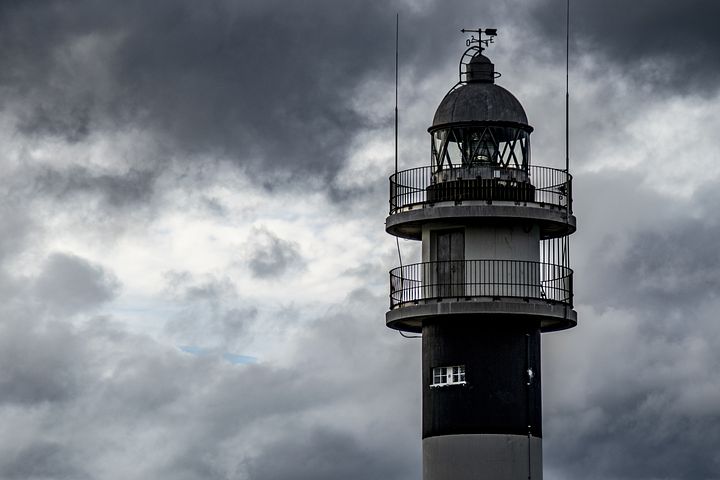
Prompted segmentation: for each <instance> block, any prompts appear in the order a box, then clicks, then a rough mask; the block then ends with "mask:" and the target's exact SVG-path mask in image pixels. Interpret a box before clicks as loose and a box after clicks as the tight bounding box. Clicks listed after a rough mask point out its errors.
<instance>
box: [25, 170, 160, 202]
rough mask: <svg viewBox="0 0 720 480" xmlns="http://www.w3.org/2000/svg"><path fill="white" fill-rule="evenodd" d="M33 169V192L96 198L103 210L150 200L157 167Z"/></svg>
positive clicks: (53, 195) (56, 195)
mask: <svg viewBox="0 0 720 480" xmlns="http://www.w3.org/2000/svg"><path fill="white" fill-rule="evenodd" d="M151 167H153V168H154V167H155V166H154V165H151ZM33 173H34V178H33V183H34V185H33V190H34V192H33V193H35V194H37V195H40V196H49V197H51V198H57V199H60V200H68V199H73V198H77V199H80V200H85V201H87V199H88V198H90V199H94V198H99V199H100V200H101V202H102V204H101V209H102V210H104V211H107V210H119V209H123V208H127V207H133V208H138V207H142V206H143V204H148V203H150V200H151V198H152V195H153V191H154V186H155V182H156V180H157V178H158V176H159V175H160V172H159V170H156V169H145V168H142V167H139V168H134V167H131V168H129V169H128V170H127V171H125V172H122V173H106V172H98V171H94V170H93V169H91V168H88V167H85V166H80V165H75V166H72V167H70V168H68V169H65V170H56V169H50V168H43V169H39V170H37V171H35V172H33Z"/></svg>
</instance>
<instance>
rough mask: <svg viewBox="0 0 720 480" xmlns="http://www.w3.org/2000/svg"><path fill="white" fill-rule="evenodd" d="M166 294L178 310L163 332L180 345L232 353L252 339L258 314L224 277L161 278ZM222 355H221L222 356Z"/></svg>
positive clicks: (179, 274)
mask: <svg viewBox="0 0 720 480" xmlns="http://www.w3.org/2000/svg"><path fill="white" fill-rule="evenodd" d="M165 278H166V281H167V293H168V294H169V295H170V296H171V297H172V298H173V301H174V302H175V303H176V304H178V305H179V306H182V310H181V311H180V312H179V313H177V314H176V315H174V316H173V317H172V318H170V319H168V320H167V322H166V324H165V330H166V331H167V332H168V333H169V334H170V335H172V336H173V338H175V339H176V340H177V342H178V343H179V344H181V345H188V344H189V345H196V346H199V347H203V348H219V349H223V350H228V349H229V350H230V351H231V353H232V350H233V349H234V348H235V346H236V345H238V344H240V345H243V344H245V343H247V342H249V341H250V340H251V339H252V328H251V327H252V326H253V325H254V324H255V323H256V320H257V316H258V311H257V308H255V307H254V306H253V305H248V304H247V301H246V300H244V299H243V298H241V297H240V295H239V294H238V292H237V289H236V287H235V284H234V283H233V282H232V281H231V280H230V279H229V278H227V277H213V276H208V277H204V278H194V277H193V276H192V275H191V274H190V273H188V272H180V271H173V272H167V273H166V274H165ZM222 353H224V352H222Z"/></svg>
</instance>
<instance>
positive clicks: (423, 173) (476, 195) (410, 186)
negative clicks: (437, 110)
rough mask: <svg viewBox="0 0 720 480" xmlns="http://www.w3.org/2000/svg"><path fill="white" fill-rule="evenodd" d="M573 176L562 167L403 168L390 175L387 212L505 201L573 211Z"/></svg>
mask: <svg viewBox="0 0 720 480" xmlns="http://www.w3.org/2000/svg"><path fill="white" fill-rule="evenodd" d="M571 190H572V176H571V175H569V174H568V173H567V172H565V171H564V170H559V169H557V168H549V167H538V166H534V165H533V166H530V167H529V168H528V171H527V172H525V171H524V170H521V169H517V168H504V167H491V166H466V167H457V168H450V169H445V170H441V171H439V172H434V173H433V170H432V167H418V168H411V169H410V170H403V171H401V172H398V173H396V174H393V175H391V176H390V214H391V215H392V214H394V213H397V212H398V211H399V210H401V209H403V208H407V207H411V206H417V205H423V204H428V203H435V202H439V201H463V200H486V201H493V200H497V201H500V200H506V201H514V202H520V203H528V202H531V203H543V204H548V205H555V206H558V207H563V208H569V209H570V210H571V211H572V197H571Z"/></svg>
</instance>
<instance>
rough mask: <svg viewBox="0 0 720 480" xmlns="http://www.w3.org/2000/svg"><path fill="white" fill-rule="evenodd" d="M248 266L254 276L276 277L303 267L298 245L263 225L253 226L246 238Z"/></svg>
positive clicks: (303, 263) (303, 261) (303, 262)
mask: <svg viewBox="0 0 720 480" xmlns="http://www.w3.org/2000/svg"><path fill="white" fill-rule="evenodd" d="M248 243H249V245H248V248H249V253H248V266H249V267H250V272H251V273H252V275H253V276H254V277H256V278H276V277H279V276H281V275H283V274H284V273H286V272H287V271H289V270H292V269H295V270H297V269H303V268H304V267H305V260H304V259H303V257H302V254H301V253H300V250H299V245H298V244H297V243H296V242H293V241H291V240H285V239H282V238H280V237H278V236H277V235H275V234H274V233H273V232H271V231H270V230H268V229H267V228H265V227H258V228H254V229H253V230H252V232H251V234H250V236H249V238H248Z"/></svg>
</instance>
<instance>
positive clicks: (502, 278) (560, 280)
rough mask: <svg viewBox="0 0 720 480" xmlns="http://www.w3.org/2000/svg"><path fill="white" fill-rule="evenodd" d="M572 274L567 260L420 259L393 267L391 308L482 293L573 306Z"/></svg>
mask: <svg viewBox="0 0 720 480" xmlns="http://www.w3.org/2000/svg"><path fill="white" fill-rule="evenodd" d="M572 275H573V272H572V270H571V269H570V268H568V267H564V266H562V265H555V264H552V263H544V262H531V261H521V260H452V261H441V262H424V263H415V264H412V265H405V266H403V267H398V268H395V269H393V270H391V271H390V308H391V309H393V308H396V307H402V306H405V305H407V304H414V303H418V302H420V301H425V300H441V299H457V300H472V299H473V298H480V297H490V298H503V297H513V298H521V299H526V300H530V299H534V300H545V301H548V302H559V303H564V304H567V305H568V306H570V307H572V298H573V288H572Z"/></svg>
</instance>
